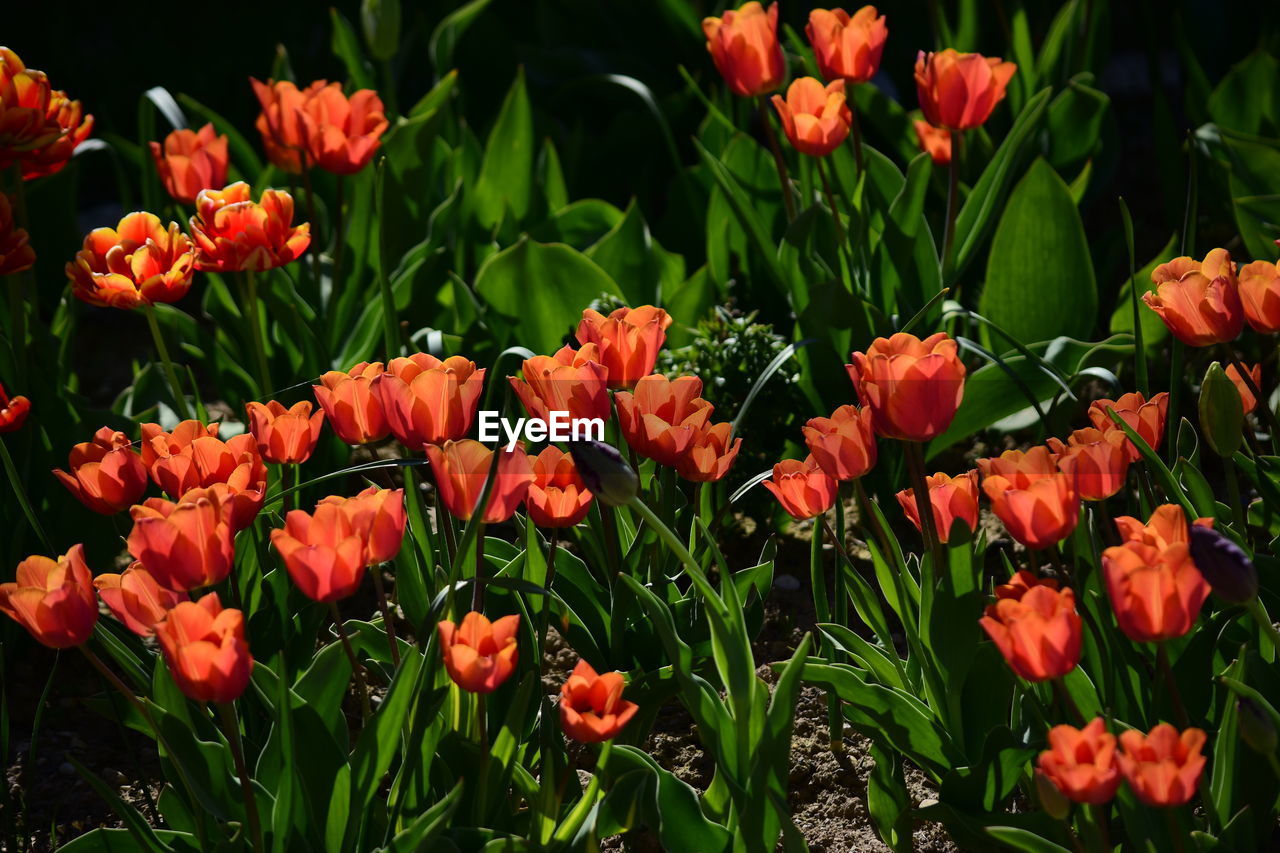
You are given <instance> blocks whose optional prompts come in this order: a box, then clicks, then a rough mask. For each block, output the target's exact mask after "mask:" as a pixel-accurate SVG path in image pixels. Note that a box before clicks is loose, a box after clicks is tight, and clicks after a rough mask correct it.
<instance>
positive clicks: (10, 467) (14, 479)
mask: <svg viewBox="0 0 1280 853" xmlns="http://www.w3.org/2000/svg"><path fill="white" fill-rule="evenodd" d="M0 459H3V460H4V470H5V473H6V474H8V475H9V486H10V488H12V489H13V494H14V496H15V497H17V499H18V503H19V504H21V505H22V512H23V514H24V515H26V517H27V522H28V523H29V524H30V525H31V529H32V530H34V531H35V532H36V536H38V537H40V544H41V545H43V546H44V550H45V552H46V553H48V554H49V556H51V557H52V556H57V555H56V553H55V552H54V550H53V543H52V542H51V541H50V540H49V536H48V534H46V533H45V532H44V527H43V526H41V524H40V519H39V518H37V517H36V513H35V510H34V509H32V507H31V501H30V500H28V499H27V490H26V488H25V487H24V486H23V485H22V478H21V477H19V476H18V469H17V467H16V466H14V464H13V457H12V456H10V455H9V445H8V444H7V443H6V442H5V440H4V439H3V438H0Z"/></svg>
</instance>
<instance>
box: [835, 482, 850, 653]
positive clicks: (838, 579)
mask: <svg viewBox="0 0 1280 853" xmlns="http://www.w3.org/2000/svg"><path fill="white" fill-rule="evenodd" d="M844 493H845V485H844V483H840V484H839V485H838V487H837V489H836V505H835V516H836V529H835V536H834V538H833V539H832V541H833V542H834V543H835V546H836V548H837V549H839V550H841V551H843V550H844V547H845V535H844ZM835 569H836V570H835V572H834V573H833V574H832V575H831V598H832V607H831V618H832V619H833V620H835V623H836V624H837V625H844V626H848V624H849V596H848V594H847V593H846V592H845V589H844V572H842V571H840V567H839V566H838V565H837V566H836V567H835ZM835 659H836V660H838V661H842V662H843V661H844V660H845V656H844V655H843V654H837V655H836V657H835Z"/></svg>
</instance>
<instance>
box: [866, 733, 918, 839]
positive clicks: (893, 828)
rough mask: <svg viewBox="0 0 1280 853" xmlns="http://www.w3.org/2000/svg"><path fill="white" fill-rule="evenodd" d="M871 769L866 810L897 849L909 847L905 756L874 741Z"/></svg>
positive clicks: (881, 833)
mask: <svg viewBox="0 0 1280 853" xmlns="http://www.w3.org/2000/svg"><path fill="white" fill-rule="evenodd" d="M871 760H872V762H873V763H872V765H871V772H870V773H868V774H867V811H868V812H870V814H871V823H872V824H873V825H874V826H875V828H876V832H877V833H878V834H879V835H880V839H881V840H882V841H883V842H884V843H885V844H887V845H888V846H889V848H890V849H891V850H893V851H894V853H905V851H910V850H911V849H912V846H911V807H910V799H909V798H908V796H907V779H906V775H905V773H904V771H903V768H902V758H901V756H899V755H898V754H897V753H896V752H894V751H893V750H892V749H886V748H885V747H884V746H883V745H881V744H880V743H879V742H878V741H876V740H872V742H871Z"/></svg>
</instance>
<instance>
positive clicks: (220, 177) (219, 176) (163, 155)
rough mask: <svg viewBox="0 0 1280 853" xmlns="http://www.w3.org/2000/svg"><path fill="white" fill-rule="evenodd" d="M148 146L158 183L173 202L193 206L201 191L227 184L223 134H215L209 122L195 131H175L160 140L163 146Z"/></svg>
mask: <svg viewBox="0 0 1280 853" xmlns="http://www.w3.org/2000/svg"><path fill="white" fill-rule="evenodd" d="M148 145H150V147H151V159H152V160H154V161H155V164H156V171H157V172H159V173H160V183H162V184H164V188H165V191H166V192H167V193H169V195H170V196H172V197H173V198H174V199H175V200H177V201H180V202H182V203H183V204H194V203H195V200H196V196H198V195H199V194H200V191H201V190H216V189H221V188H222V187H225V186H226V185H227V163H228V158H227V135H226V134H225V133H224V134H222V135H219V134H218V132H217V131H215V130H214V129H213V124H212V123H209V124H206V125H205V126H204V127H202V128H200V129H199V130H188V129H187V128H185V127H184V128H179V129H177V130H175V131H173V132H172V133H170V134H169V135H168V136H166V137H165V138H164V144H163V145H161V144H160V143H159V142H150V143H148Z"/></svg>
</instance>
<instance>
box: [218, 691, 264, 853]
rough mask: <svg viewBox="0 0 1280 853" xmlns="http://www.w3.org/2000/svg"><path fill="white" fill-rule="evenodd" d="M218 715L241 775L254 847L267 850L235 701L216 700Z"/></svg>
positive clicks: (238, 772) (237, 771)
mask: <svg viewBox="0 0 1280 853" xmlns="http://www.w3.org/2000/svg"><path fill="white" fill-rule="evenodd" d="M215 704H216V705H217V706H218V716H219V717H220V718H221V719H222V731H223V733H224V734H226V736H227V740H228V741H229V742H230V744H231V757H232V759H234V761H235V765H236V773H237V774H239V776H240V793H241V794H242V795H243V796H244V810H245V814H246V815H247V816H248V818H249V835H250V837H251V838H252V839H253V849H254V850H257V851H263V850H266V849H267V847H266V845H265V844H263V843H262V820H261V818H259V817H258V799H257V797H255V796H254V795H253V782H252V780H250V778H249V768H248V766H247V765H246V764H245V761H244V744H243V743H242V742H241V740H240V722H239V721H238V720H237V719H236V706H235V703H234V702H216V703H215Z"/></svg>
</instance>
